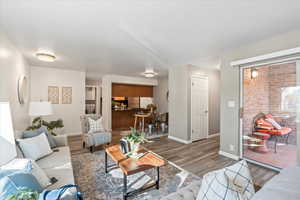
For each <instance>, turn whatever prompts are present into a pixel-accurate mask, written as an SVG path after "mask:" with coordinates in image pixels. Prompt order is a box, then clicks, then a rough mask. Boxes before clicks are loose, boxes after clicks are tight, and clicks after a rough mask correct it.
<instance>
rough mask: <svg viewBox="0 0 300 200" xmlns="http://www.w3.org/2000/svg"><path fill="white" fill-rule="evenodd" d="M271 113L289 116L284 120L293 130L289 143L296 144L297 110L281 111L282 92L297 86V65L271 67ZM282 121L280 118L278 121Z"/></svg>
mask: <svg viewBox="0 0 300 200" xmlns="http://www.w3.org/2000/svg"><path fill="white" fill-rule="evenodd" d="M269 74H270V79H269V80H270V86H269V88H270V93H269V94H270V96H269V102H270V113H272V114H273V115H275V116H276V115H279V116H280V115H281V116H282V115H287V116H289V117H288V118H287V119H285V120H282V122H285V123H286V126H288V127H290V128H292V129H293V132H292V134H291V135H290V138H289V141H290V143H292V144H296V141H297V138H296V136H297V134H296V122H295V119H296V110H295V111H294V112H287V111H282V110H281V90H282V88H285V87H294V86H296V84H297V82H296V66H295V63H291V64H282V65H274V66H272V67H270V70H269ZM277 121H280V118H279V119H277Z"/></svg>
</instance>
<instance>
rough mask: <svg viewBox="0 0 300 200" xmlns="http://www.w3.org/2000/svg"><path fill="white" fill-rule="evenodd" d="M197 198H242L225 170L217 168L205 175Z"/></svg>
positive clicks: (206, 199) (227, 199)
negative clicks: (231, 183)
mask: <svg viewBox="0 0 300 200" xmlns="http://www.w3.org/2000/svg"><path fill="white" fill-rule="evenodd" d="M197 200H240V198H239V195H238V193H237V192H236V190H235V188H234V186H232V185H230V182H229V181H228V177H227V176H226V175H225V170H224V169H221V170H217V171H213V172H210V173H208V174H206V175H204V176H203V179H202V184H201V188H200V191H199V193H198V196H197Z"/></svg>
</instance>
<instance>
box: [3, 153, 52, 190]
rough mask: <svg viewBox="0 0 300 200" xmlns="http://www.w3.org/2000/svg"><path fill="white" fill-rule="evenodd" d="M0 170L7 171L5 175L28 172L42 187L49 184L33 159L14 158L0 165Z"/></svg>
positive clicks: (46, 177) (48, 180)
mask: <svg viewBox="0 0 300 200" xmlns="http://www.w3.org/2000/svg"><path fill="white" fill-rule="evenodd" d="M0 170H1V171H9V173H7V175H8V174H12V173H15V172H20V171H22V172H30V173H31V174H32V175H33V176H34V177H35V178H36V180H37V181H38V182H39V184H40V185H41V186H42V187H43V188H46V187H48V186H50V185H51V181H50V179H49V178H48V176H47V175H46V173H45V172H44V170H43V169H42V168H40V167H39V166H38V164H37V163H36V162H35V161H34V160H30V159H19V158H16V159H13V160H12V161H10V162H9V163H7V164H5V165H3V166H1V167H0Z"/></svg>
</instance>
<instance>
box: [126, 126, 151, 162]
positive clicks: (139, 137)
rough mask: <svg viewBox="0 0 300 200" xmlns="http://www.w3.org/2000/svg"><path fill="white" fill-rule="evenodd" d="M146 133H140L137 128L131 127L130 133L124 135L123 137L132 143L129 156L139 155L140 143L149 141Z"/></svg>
mask: <svg viewBox="0 0 300 200" xmlns="http://www.w3.org/2000/svg"><path fill="white" fill-rule="evenodd" d="M145 135H146V134H145V133H144V132H141V133H138V132H137V130H136V129H134V128H131V131H130V133H129V134H126V135H124V136H123V138H124V139H126V140H127V141H128V142H129V145H130V152H129V156H131V157H137V156H138V150H139V147H140V144H141V143H144V142H148V140H147V139H146V137H145Z"/></svg>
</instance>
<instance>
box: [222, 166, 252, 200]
mask: <svg viewBox="0 0 300 200" xmlns="http://www.w3.org/2000/svg"><path fill="white" fill-rule="evenodd" d="M224 170H225V174H226V176H227V177H228V180H229V181H230V183H231V184H233V185H234V186H235V188H236V190H237V191H238V192H239V194H240V196H241V199H245V200H248V199H251V198H252V196H253V195H254V193H255V190H254V184H253V181H252V177H251V174H250V170H249V167H248V165H247V162H246V161H245V160H242V161H240V162H238V163H236V164H234V165H232V166H229V167H226V168H224Z"/></svg>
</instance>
